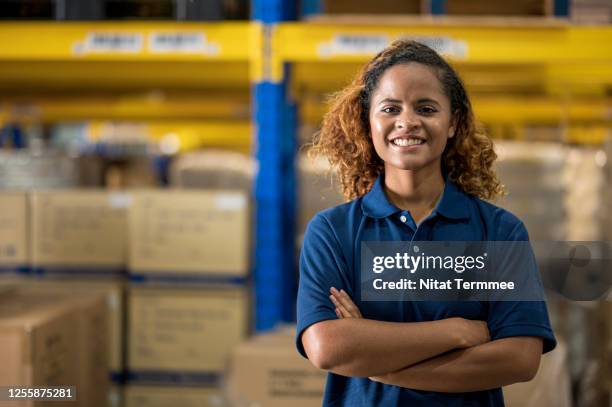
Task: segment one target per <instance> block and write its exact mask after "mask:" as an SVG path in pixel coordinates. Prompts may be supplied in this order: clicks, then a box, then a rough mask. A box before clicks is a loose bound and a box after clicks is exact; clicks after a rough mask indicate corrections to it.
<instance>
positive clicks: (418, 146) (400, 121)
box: [369, 62, 454, 171]
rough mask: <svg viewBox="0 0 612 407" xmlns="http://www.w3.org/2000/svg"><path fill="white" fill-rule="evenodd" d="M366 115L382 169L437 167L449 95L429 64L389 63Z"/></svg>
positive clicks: (447, 129)
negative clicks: (445, 92) (381, 162)
mask: <svg viewBox="0 0 612 407" xmlns="http://www.w3.org/2000/svg"><path fill="white" fill-rule="evenodd" d="M369 118H370V131H371V134H372V141H373V143H374V149H375V150H376V153H377V154H378V156H379V157H380V158H381V159H382V160H383V161H384V162H385V171H388V170H391V169H392V168H395V169H400V170H413V171H414V170H421V169H424V168H431V169H434V170H436V171H437V170H441V157H442V153H443V152H444V148H445V147H446V142H447V140H448V139H449V138H450V137H453V135H454V127H453V126H454V125H453V120H452V115H451V110H450V100H449V98H448V97H447V96H446V95H445V94H444V92H443V90H442V84H441V83H440V81H439V80H438V78H437V76H436V74H435V72H434V70H433V68H430V67H428V66H426V65H423V64H420V63H416V62H410V63H406V64H399V65H394V66H392V67H391V68H388V69H387V70H386V71H385V72H384V73H383V75H382V76H381V78H380V80H379V83H378V86H377V87H376V89H375V90H374V92H373V94H372V97H371V101H370V113H369Z"/></svg>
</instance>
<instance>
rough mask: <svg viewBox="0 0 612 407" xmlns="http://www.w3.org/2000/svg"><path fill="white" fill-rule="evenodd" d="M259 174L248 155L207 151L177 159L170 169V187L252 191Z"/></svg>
mask: <svg viewBox="0 0 612 407" xmlns="http://www.w3.org/2000/svg"><path fill="white" fill-rule="evenodd" d="M256 171H257V165H256V162H255V160H254V159H253V158H252V157H250V156H248V155H246V154H242V153H237V152H233V151H224V150H203V151H197V152H191V153H186V154H182V155H180V156H178V157H176V159H175V160H174V161H173V163H172V165H171V167H170V185H171V186H173V187H179V188H201V189H242V190H245V191H250V190H251V188H252V185H253V178H254V176H255V172H256Z"/></svg>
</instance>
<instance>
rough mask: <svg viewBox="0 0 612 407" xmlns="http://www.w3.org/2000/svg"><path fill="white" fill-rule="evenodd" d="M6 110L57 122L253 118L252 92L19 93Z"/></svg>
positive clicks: (17, 116)
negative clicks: (226, 94)
mask: <svg viewBox="0 0 612 407" xmlns="http://www.w3.org/2000/svg"><path fill="white" fill-rule="evenodd" d="M3 102H4V103H3V105H4V108H3V109H1V110H2V111H4V112H5V113H6V114H7V116H9V117H12V120H27V121H36V122H38V123H55V122H66V121H88V120H151V121H167V120H205V119H209V120H210V119H217V120H219V119H227V120H236V119H238V120H247V121H248V120H249V119H250V99H249V95H248V93H246V94H244V95H240V96H238V95H236V96H234V97H227V96H224V95H211V96H208V97H204V96H202V95H193V94H172V95H165V94H164V93H162V92H150V93H148V94H145V95H126V96H122V97H110V96H106V97H104V96H101V95H100V96H96V97H94V96H80V95H75V96H73V97H70V96H67V95H61V96H46V97H36V96H32V97H15V98H6V99H3Z"/></svg>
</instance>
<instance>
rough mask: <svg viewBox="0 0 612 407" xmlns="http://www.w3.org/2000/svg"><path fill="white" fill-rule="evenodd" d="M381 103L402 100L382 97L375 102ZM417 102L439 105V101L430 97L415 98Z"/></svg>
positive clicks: (399, 101)
mask: <svg viewBox="0 0 612 407" xmlns="http://www.w3.org/2000/svg"><path fill="white" fill-rule="evenodd" d="M383 103H402V101H401V100H399V99H393V98H384V99H383V100H381V101H380V102H378V103H377V104H378V105H380V104H383ZM417 103H435V104H436V105H438V106H440V103H439V102H438V101H437V100H435V99H430V98H421V99H419V100H417Z"/></svg>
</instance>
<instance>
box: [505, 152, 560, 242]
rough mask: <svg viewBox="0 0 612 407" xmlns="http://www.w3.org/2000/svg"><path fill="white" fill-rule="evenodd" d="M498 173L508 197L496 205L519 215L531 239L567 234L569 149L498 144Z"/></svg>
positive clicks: (558, 237)
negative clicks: (565, 173) (566, 173)
mask: <svg viewBox="0 0 612 407" xmlns="http://www.w3.org/2000/svg"><path fill="white" fill-rule="evenodd" d="M495 147H496V152H497V154H498V157H499V160H498V162H497V163H496V167H495V168H496V171H497V174H498V176H499V178H500V180H501V182H502V183H503V184H504V185H505V186H506V188H507V190H508V195H507V196H504V197H502V198H500V199H499V200H498V201H497V202H496V203H497V204H499V205H500V206H502V207H504V208H507V209H508V210H510V211H511V212H513V213H514V214H515V215H516V216H518V217H519V218H520V219H521V220H522V221H523V222H524V223H525V226H526V227H527V230H528V232H529V236H530V238H531V240H563V239H564V238H565V236H566V235H567V224H566V221H567V218H566V216H567V213H566V208H565V206H564V201H565V197H566V189H565V185H564V184H563V180H562V174H563V170H564V168H565V161H566V157H567V149H566V148H565V147H564V146H563V145H561V144H559V143H548V142H518V141H515V142H501V141H497V142H496V143H495Z"/></svg>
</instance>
